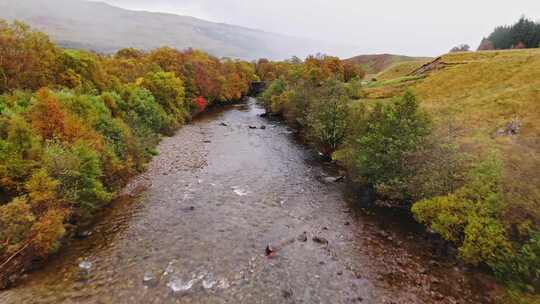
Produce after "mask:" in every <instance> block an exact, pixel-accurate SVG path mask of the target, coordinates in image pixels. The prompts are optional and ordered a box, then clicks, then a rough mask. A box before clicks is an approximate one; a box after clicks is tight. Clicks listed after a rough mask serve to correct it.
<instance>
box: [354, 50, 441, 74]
mask: <svg viewBox="0 0 540 304" xmlns="http://www.w3.org/2000/svg"><path fill="white" fill-rule="evenodd" d="M430 59H433V58H429V57H409V56H402V55H392V54H378V55H360V56H356V57H352V58H349V59H345V60H344V61H349V62H353V63H355V64H360V65H362V66H363V67H364V69H365V70H366V72H367V73H368V74H378V73H380V72H382V71H384V70H386V69H387V68H389V67H390V66H392V65H394V64H396V63H400V62H408V61H427V60H430Z"/></svg>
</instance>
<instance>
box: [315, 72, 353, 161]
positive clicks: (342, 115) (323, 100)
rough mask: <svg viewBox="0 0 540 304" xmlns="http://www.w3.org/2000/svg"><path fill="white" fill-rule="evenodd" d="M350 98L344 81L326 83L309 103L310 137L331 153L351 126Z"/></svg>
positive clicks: (325, 152) (322, 148) (323, 149)
mask: <svg viewBox="0 0 540 304" xmlns="http://www.w3.org/2000/svg"><path fill="white" fill-rule="evenodd" d="M349 102H350V100H349V98H348V96H347V93H346V90H345V86H344V85H343V83H341V82H339V81H337V80H332V81H328V82H327V83H325V84H324V85H323V86H322V87H321V88H320V89H319V90H318V92H317V93H316V97H315V98H313V99H312V100H311V102H310V104H309V110H308V115H307V127H308V134H309V137H310V139H311V140H312V141H313V142H314V143H315V145H316V146H318V147H319V148H320V149H321V151H322V152H323V153H324V154H327V155H330V154H332V153H333V152H334V151H336V150H337V148H338V147H339V145H341V143H342V142H343V141H344V139H345V137H346V135H347V131H348V128H349Z"/></svg>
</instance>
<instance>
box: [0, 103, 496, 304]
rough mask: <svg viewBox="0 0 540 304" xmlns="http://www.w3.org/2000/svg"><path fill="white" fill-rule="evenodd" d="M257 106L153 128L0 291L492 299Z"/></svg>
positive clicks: (20, 294) (131, 299)
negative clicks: (146, 160)
mask: <svg viewBox="0 0 540 304" xmlns="http://www.w3.org/2000/svg"><path fill="white" fill-rule="evenodd" d="M261 113H263V110H262V109H260V108H259V107H258V106H257V105H256V104H255V100H254V99H250V100H249V101H248V102H247V104H241V105H235V106H228V107H225V108H224V109H219V110H214V111H211V112H209V113H207V114H205V115H203V116H201V117H199V118H198V119H197V120H195V121H194V122H193V123H192V124H190V125H187V126H185V127H184V128H182V129H181V130H180V131H179V132H178V133H177V134H176V135H175V136H173V137H170V138H166V139H165V140H163V142H162V143H161V144H160V146H159V150H160V155H159V156H157V157H155V159H154V160H153V161H152V162H151V163H150V165H149V168H148V171H147V172H146V173H145V174H143V175H141V176H139V177H138V178H136V179H135V180H133V182H132V183H130V185H128V187H126V189H125V190H124V193H123V195H122V196H121V197H120V198H119V199H118V200H117V201H116V202H115V203H114V205H113V207H111V208H110V209H108V210H106V212H104V214H103V216H102V217H101V219H100V220H99V221H98V222H97V223H96V224H95V226H93V227H92V229H91V230H90V232H91V235H90V236H88V237H86V238H85V239H80V240H75V241H73V243H72V244H71V245H70V246H69V248H67V249H65V250H64V251H63V252H62V253H61V254H60V255H58V256H56V257H54V258H53V259H52V260H51V261H50V262H48V264H47V265H46V267H43V268H41V269H39V270H36V271H34V272H33V273H30V274H29V275H27V276H26V278H24V279H23V281H22V282H21V284H20V285H19V286H18V287H17V288H14V289H11V290H8V291H4V292H0V303H2V304H4V303H6V304H8V303H9V304H11V303H116V304H120V303H491V301H492V298H493V295H494V294H496V292H495V290H496V289H497V288H496V286H495V285H494V284H493V283H492V280H491V279H490V278H489V277H487V276H486V275H484V274H481V273H479V272H478V271H472V270H466V269H464V268H463V267H459V266H456V265H455V263H454V262H452V261H451V260H450V261H447V260H441V259H438V258H436V256H435V255H432V249H431V247H429V246H425V245H422V244H424V243H425V242H424V241H423V239H422V236H421V234H418V233H416V232H415V231H414V230H415V228H414V227H413V228H411V225H412V224H411V223H403V222H402V221H400V220H398V219H397V217H393V216H392V215H381V214H379V213H373V212H371V211H368V210H364V209H361V208H357V207H355V206H357V205H359V204H358V199H356V198H354V196H350V195H346V193H347V191H345V190H346V189H345V188H346V186H345V183H337V182H333V181H331V180H329V179H328V177H330V176H335V173H334V172H333V169H332V168H331V167H330V166H327V165H324V164H323V163H322V162H321V161H320V160H319V159H318V156H317V154H316V153H314V152H313V151H309V150H307V149H306V148H305V147H303V146H302V145H301V144H299V143H298V142H297V141H296V140H295V138H294V134H293V133H292V132H291V131H290V130H289V129H288V128H287V127H286V126H284V125H282V124H280V123H278V122H272V121H268V120H266V119H264V118H261V117H260V116H259V115H260V114H261ZM263 125H264V126H265V127H266V128H265V129H262V128H261V126H263ZM250 126H252V127H257V129H252V128H250ZM351 197H352V198H351ZM412 226H414V225H412ZM268 244H271V247H272V249H273V250H274V251H275V253H273V254H272V256H271V257H267V256H266V255H265V248H266V247H267V245H268Z"/></svg>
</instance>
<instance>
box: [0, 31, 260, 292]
mask: <svg viewBox="0 0 540 304" xmlns="http://www.w3.org/2000/svg"><path fill="white" fill-rule="evenodd" d="M254 80H256V75H255V71H254V68H253V66H252V65H251V64H250V63H247V62H242V61H236V60H229V59H223V60H219V59H217V58H214V57H212V56H209V55H208V54H206V53H203V52H201V51H196V50H186V51H178V50H175V49H170V48H160V49H156V50H153V51H151V52H141V51H138V50H134V49H124V50H120V51H119V52H117V53H116V54H114V55H111V56H104V55H97V54H93V53H90V52H86V51H79V50H64V49H60V48H58V47H56V46H55V45H54V44H53V43H52V42H51V41H50V40H49V38H48V37H47V36H46V35H45V34H43V33H40V32H37V31H34V30H32V29H30V28H29V27H27V26H26V25H24V24H21V23H13V24H9V23H7V22H3V21H0V94H1V95H0V272H1V273H2V275H1V276H0V283H1V284H0V286H5V285H8V284H10V283H11V278H10V277H11V276H12V275H16V274H17V273H19V272H20V271H23V270H24V269H25V268H26V267H27V266H28V265H29V263H30V262H31V261H32V260H35V259H39V258H44V257H46V256H47V255H49V254H50V253H53V252H55V251H57V250H58V248H59V247H60V245H61V244H62V241H63V240H64V239H65V238H66V237H67V236H68V235H69V234H70V233H72V232H73V230H74V229H72V228H73V227H74V226H76V225H78V224H79V223H81V222H84V221H85V220H87V219H89V218H91V217H92V215H93V214H95V212H96V211H97V210H99V209H100V208H102V207H103V206H106V205H108V204H110V203H111V200H112V199H113V198H114V196H115V193H116V192H117V191H118V190H119V189H121V187H122V186H123V185H125V184H126V183H127V181H128V180H129V179H130V178H131V177H132V176H134V175H136V174H137V173H139V172H141V171H142V170H144V168H145V164H146V163H147V162H148V161H149V160H150V158H151V157H152V156H153V155H155V153H156V151H155V150H154V147H155V146H156V145H157V143H158V142H159V138H160V136H162V135H170V134H172V133H173V132H174V131H175V130H176V129H177V128H179V127H181V126H182V125H183V124H184V123H186V122H187V121H189V120H190V119H191V118H192V117H193V116H194V115H196V114H198V113H199V112H201V111H203V110H204V109H205V107H207V106H208V105H212V104H219V103H222V102H228V101H236V100H239V99H241V98H242V97H243V96H244V95H245V94H247V92H248V90H249V86H250V83H251V82H252V81H254ZM186 144H189V143H186ZM14 277H15V276H14Z"/></svg>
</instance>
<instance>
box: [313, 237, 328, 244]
mask: <svg viewBox="0 0 540 304" xmlns="http://www.w3.org/2000/svg"><path fill="white" fill-rule="evenodd" d="M313 241H314V242H315V243H318V244H322V245H328V240H327V239H325V238H323V237H320V236H314V237H313Z"/></svg>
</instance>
